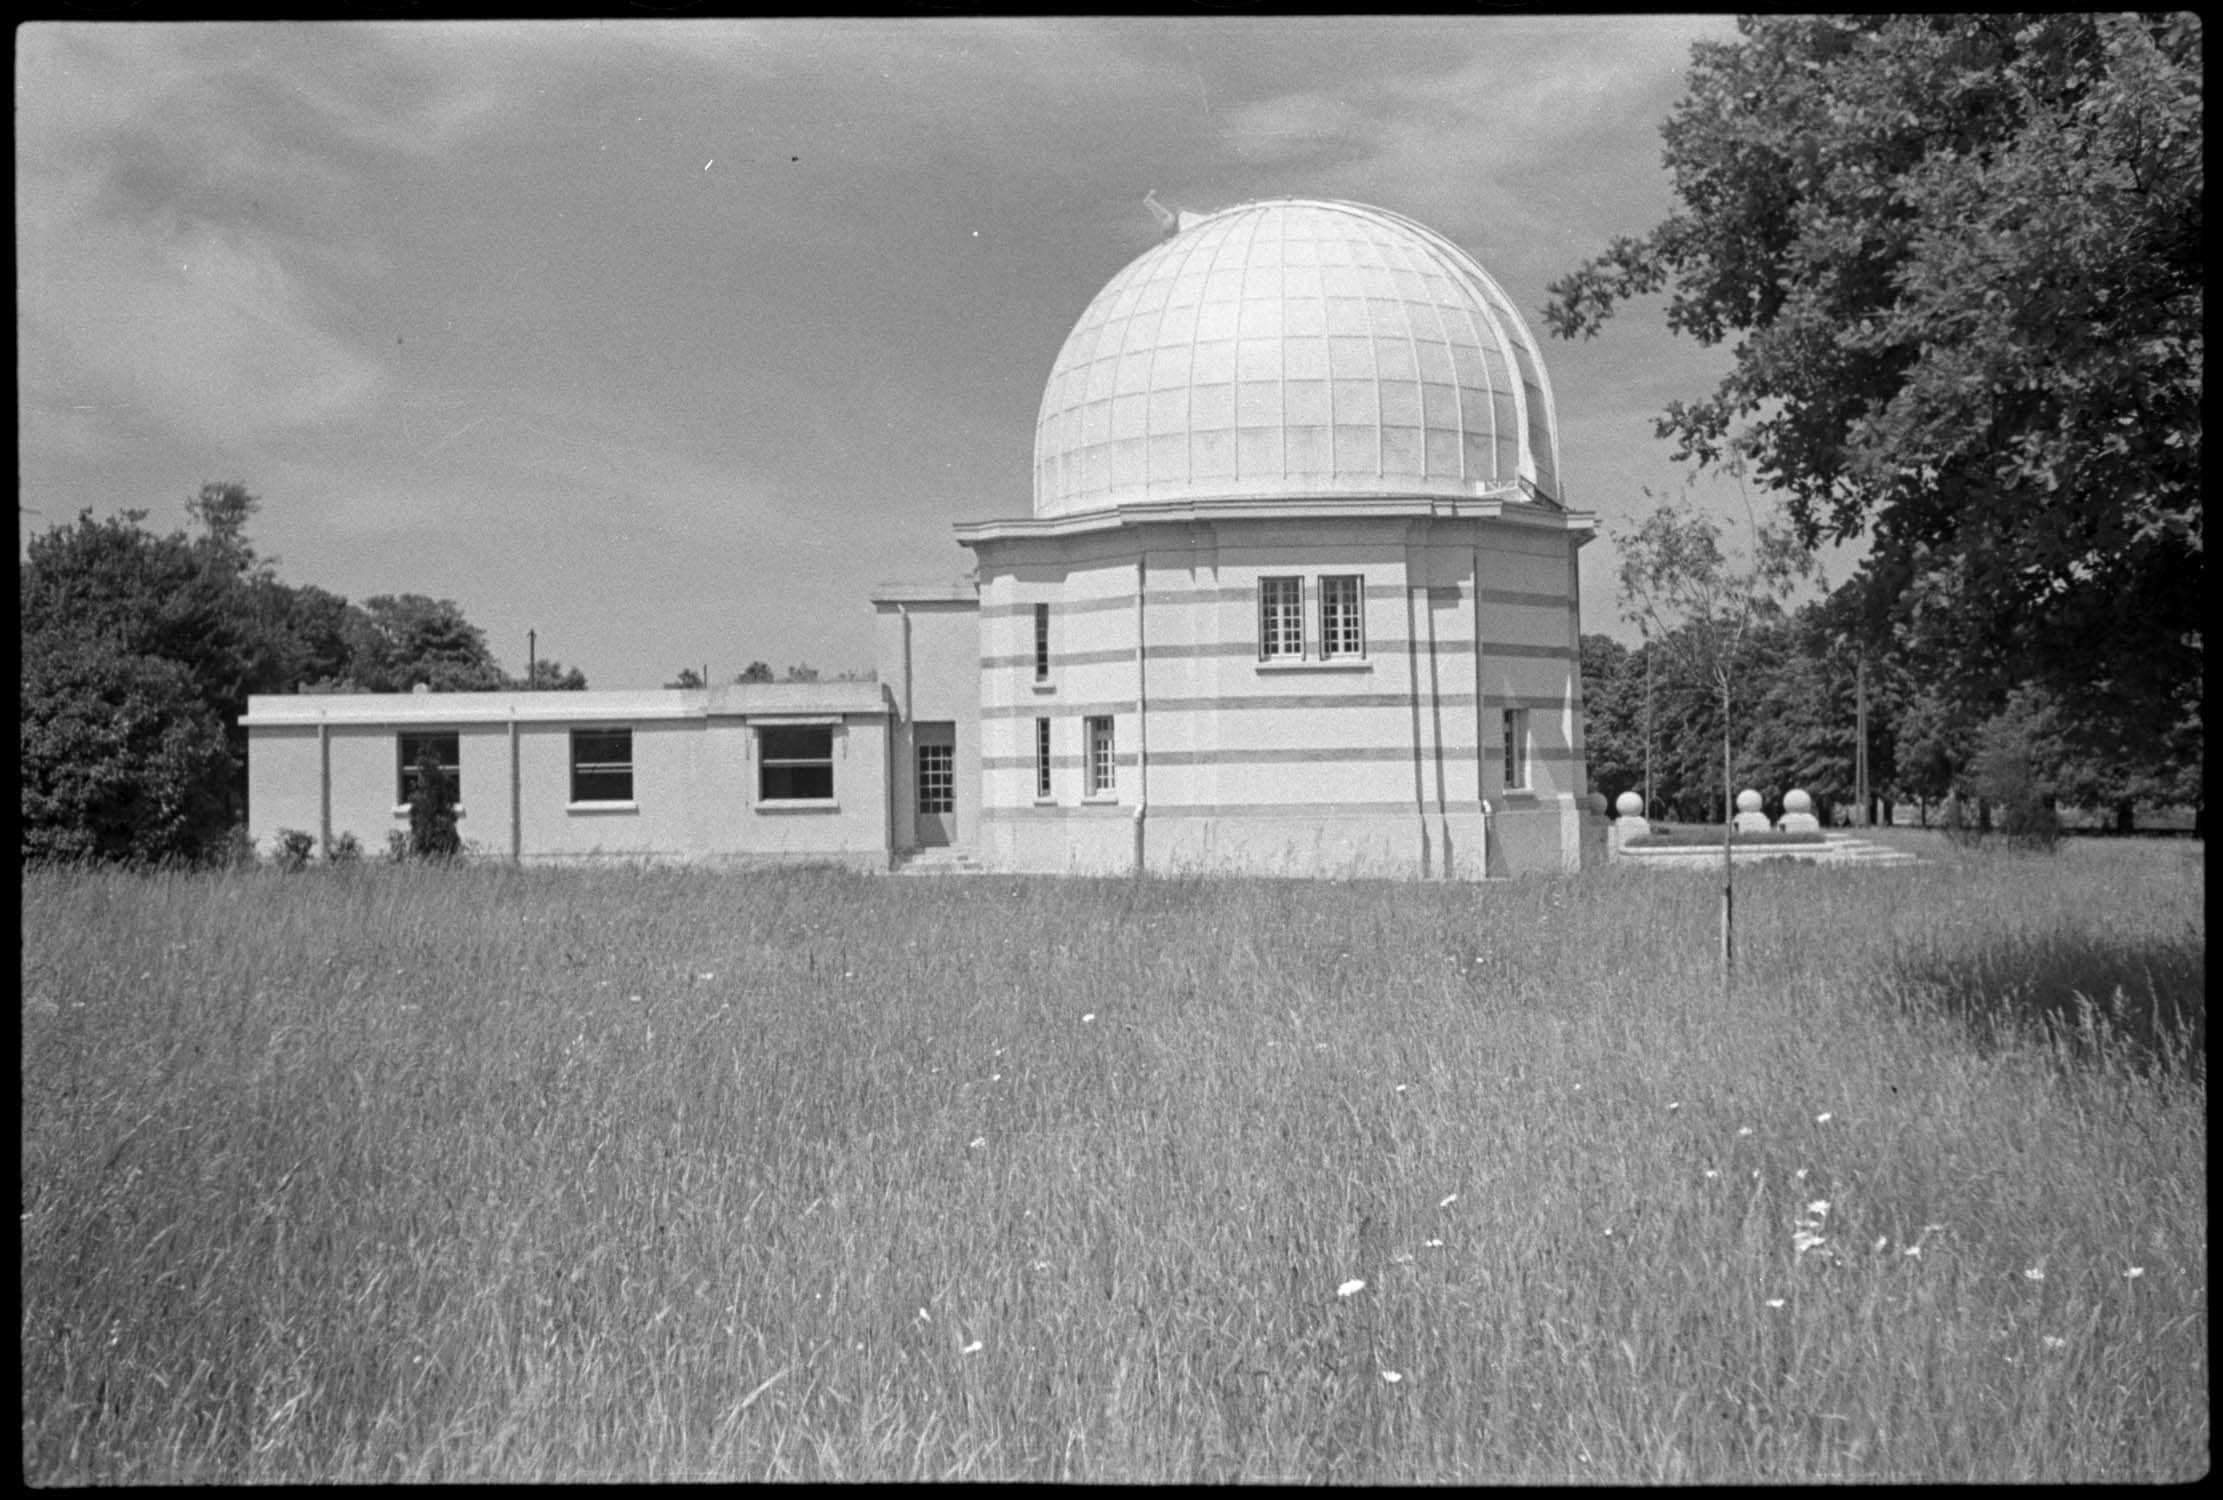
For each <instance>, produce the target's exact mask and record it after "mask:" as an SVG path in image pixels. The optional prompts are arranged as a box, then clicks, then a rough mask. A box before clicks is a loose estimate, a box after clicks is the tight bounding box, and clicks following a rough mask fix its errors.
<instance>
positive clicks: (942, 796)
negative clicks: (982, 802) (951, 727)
mask: <svg viewBox="0 0 2223 1500" xmlns="http://www.w3.org/2000/svg"><path fill="white" fill-rule="evenodd" d="M936 752H939V757H940V760H941V769H940V771H939V772H938V773H936V774H935V775H933V776H931V777H930V776H929V775H928V773H927V769H926V762H927V760H928V758H929V757H930V756H933V755H935V754H936ZM911 758H912V760H913V762H914V763H915V765H914V769H915V771H916V773H917V776H918V787H917V794H918V811H919V812H921V813H926V814H933V815H940V814H946V813H955V812H956V811H957V747H956V746H955V745H951V744H934V745H914V746H912V747H911Z"/></svg>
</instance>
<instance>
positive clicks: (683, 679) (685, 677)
mask: <svg viewBox="0 0 2223 1500" xmlns="http://www.w3.org/2000/svg"><path fill="white" fill-rule="evenodd" d="M704 670H705V671H707V670H708V669H707V668H705V669H704ZM879 676H880V674H879V673H878V672H877V671H876V670H875V669H873V668H871V667H866V668H864V669H863V670H861V671H844V672H836V673H835V674H834V676H833V680H834V681H835V682H877V681H878V680H879ZM732 680H733V681H734V682H736V683H751V682H816V681H818V680H819V672H818V668H816V667H789V668H788V669H787V670H786V672H784V673H782V674H781V675H779V676H777V677H774V676H773V675H772V669H771V667H769V666H767V665H766V664H765V663H763V662H760V661H752V662H750V663H749V664H748V665H747V666H746V667H744V668H742V669H741V670H740V671H738V672H736V673H734V674H733V678H732ZM709 685H710V679H709V678H708V677H706V676H704V675H703V673H702V672H698V671H696V670H695V669H694V668H693V667H681V668H680V669H679V675H678V676H677V677H674V678H673V679H672V680H671V681H669V682H667V683H665V684H664V686H666V687H668V688H700V687H708V686H709Z"/></svg>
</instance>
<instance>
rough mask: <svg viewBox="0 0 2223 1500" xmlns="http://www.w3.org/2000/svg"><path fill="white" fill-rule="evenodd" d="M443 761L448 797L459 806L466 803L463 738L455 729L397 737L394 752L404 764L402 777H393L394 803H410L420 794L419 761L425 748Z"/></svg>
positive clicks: (401, 769)
mask: <svg viewBox="0 0 2223 1500" xmlns="http://www.w3.org/2000/svg"><path fill="white" fill-rule="evenodd" d="M427 745H430V746H431V747H432V753H433V754H434V755H435V756H436V757H438V759H439V761H440V773H441V774H442V775H443V776H445V777H447V779H448V796H449V797H450V799H451V800H452V801H453V802H454V803H455V804H457V805H461V803H462V801H463V737H462V736H461V735H459V734H457V733H455V732H454V731H453V730H437V729H436V730H433V731H431V732H430V733H424V734H403V735H396V736H395V752H396V755H397V758H398V759H399V761H400V763H401V768H400V774H399V775H397V776H396V777H395V778H394V785H395V789H396V795H395V797H394V801H395V802H396V803H397V804H398V803H404V802H408V801H409V800H410V799H411V798H413V797H415V796H416V795H417V762H418V761H419V760H420V759H421V758H422V757H423V755H424V751H425V747H426V746H427Z"/></svg>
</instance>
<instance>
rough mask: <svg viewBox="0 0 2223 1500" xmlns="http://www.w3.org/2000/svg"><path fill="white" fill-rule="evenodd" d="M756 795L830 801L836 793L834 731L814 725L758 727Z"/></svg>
mask: <svg viewBox="0 0 2223 1500" xmlns="http://www.w3.org/2000/svg"><path fill="white" fill-rule="evenodd" d="M756 743H757V761H758V767H759V775H758V778H757V796H758V797H759V798H761V799H762V800H764V801H767V802H773V801H798V800H802V801H816V802H827V801H831V800H832V799H833V795H834V732H833V730H832V729H831V728H829V727H824V726H818V725H812V726H807V727H792V728H781V729H772V728H765V729H759V730H758V731H757V742H756Z"/></svg>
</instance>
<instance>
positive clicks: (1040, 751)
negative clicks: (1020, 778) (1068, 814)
mask: <svg viewBox="0 0 2223 1500" xmlns="http://www.w3.org/2000/svg"><path fill="white" fill-rule="evenodd" d="M1034 795H1035V797H1036V798H1037V799H1039V800H1041V801H1044V802H1047V801H1048V800H1049V799H1050V721H1049V720H1048V719H1036V720H1035V721H1034Z"/></svg>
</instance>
